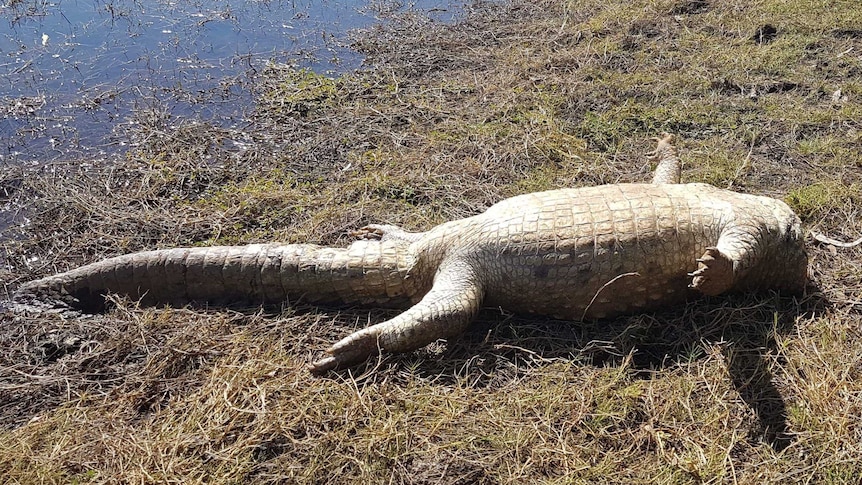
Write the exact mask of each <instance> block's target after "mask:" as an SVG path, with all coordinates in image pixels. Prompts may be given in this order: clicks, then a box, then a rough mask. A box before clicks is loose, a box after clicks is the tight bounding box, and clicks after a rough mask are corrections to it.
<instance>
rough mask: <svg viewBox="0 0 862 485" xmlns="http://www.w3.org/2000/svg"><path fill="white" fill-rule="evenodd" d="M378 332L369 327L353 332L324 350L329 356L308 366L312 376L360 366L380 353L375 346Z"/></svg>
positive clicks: (376, 345)
mask: <svg viewBox="0 0 862 485" xmlns="http://www.w3.org/2000/svg"><path fill="white" fill-rule="evenodd" d="M377 336H378V332H377V331H375V330H373V327H369V328H366V329H363V330H360V331H358V332H354V333H352V334H350V335H348V336H347V337H345V338H343V339H341V340H340V341H339V342H338V343H336V344H335V345H333V346H332V347H330V348H328V349H326V353H327V354H329V355H327V356H326V357H324V358H322V359H319V360H317V361H315V362H313V363H311V364H309V365H308V370H309V371H311V373H312V374H316V375H320V374H324V373H326V372H328V371H330V370H336V369H341V368H344V367H350V366H352V365H356V364H360V363H362V362H364V361H365V360H367V359H368V357H370V356H371V355H373V354H376V353H378V352H379V351H380V348H379V346H378V344H377Z"/></svg>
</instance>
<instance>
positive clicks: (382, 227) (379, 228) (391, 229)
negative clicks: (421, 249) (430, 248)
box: [350, 224, 425, 243]
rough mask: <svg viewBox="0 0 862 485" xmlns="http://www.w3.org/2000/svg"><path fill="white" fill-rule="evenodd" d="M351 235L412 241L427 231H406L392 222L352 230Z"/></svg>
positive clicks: (383, 239)
mask: <svg viewBox="0 0 862 485" xmlns="http://www.w3.org/2000/svg"><path fill="white" fill-rule="evenodd" d="M350 235H351V236H353V237H355V238H357V239H370V240H379V241H404V242H408V243H412V242H416V241H418V240H419V239H421V238H422V236H424V235H425V233H424V232H409V231H405V230H404V229H402V228H400V227H398V226H394V225H391V224H369V225H367V226H365V227H362V228H360V229H357V230H355V231H351V233H350Z"/></svg>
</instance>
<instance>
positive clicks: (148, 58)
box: [0, 0, 463, 169]
mask: <svg viewBox="0 0 862 485" xmlns="http://www.w3.org/2000/svg"><path fill="white" fill-rule="evenodd" d="M4 1H5V2H6V4H5V6H0V169H2V167H3V166H4V164H39V165H41V164H44V163H47V162H51V161H56V160H96V159H104V158H108V157H111V156H116V155H117V154H118V153H121V152H122V151H123V150H125V149H126V148H127V147H128V144H129V140H128V137H127V136H126V135H125V133H126V132H127V131H126V130H125V129H124V128H127V127H128V126H129V124H131V123H134V113H135V112H136V111H137V110H140V109H142V108H144V109H151V110H160V111H162V112H164V113H165V115H167V116H170V117H171V118H172V119H174V120H190V119H191V120H204V121H207V122H209V123H212V124H216V125H218V126H223V127H228V128H229V127H234V126H238V125H241V124H242V123H243V122H245V120H246V114H247V113H248V112H249V110H250V108H251V106H252V102H253V100H252V98H251V94H250V93H251V84H252V83H253V81H254V77H255V75H256V74H257V73H258V72H260V71H261V70H262V68H263V67H264V66H265V65H266V63H267V62H280V63H290V64H292V65H295V66H297V67H306V68H310V69H314V70H315V71H317V72H321V73H332V74H336V73H340V72H346V71H349V70H351V69H355V68H357V67H358V66H360V64H361V61H362V59H361V56H359V55H358V54H357V53H355V52H353V51H351V50H350V48H349V46H348V41H347V34H348V32H349V31H350V30H351V29H356V28H362V27H367V26H369V25H371V24H373V23H375V22H380V21H382V20H379V19H378V17H379V16H380V15H379V14H380V13H381V12H387V11H388V12H391V11H397V10H403V9H405V8H412V9H415V10H418V11H425V12H429V14H430V15H432V16H435V17H436V18H438V19H440V20H443V21H447V20H451V19H452V18H453V16H455V15H457V14H458V13H459V7H458V6H459V5H461V4H463V2H456V1H454V0H419V1H414V2H411V3H410V4H406V5H403V4H401V3H396V2H393V1H388V2H387V1H386V0H376V1H373V2H372V1H369V0H348V1H327V0H294V1H266V0H231V1H223V0H213V1H211V0H206V1H204V0H86V1H85V0H54V1H46V0H0V2H4ZM0 5H3V4H2V3H0Z"/></svg>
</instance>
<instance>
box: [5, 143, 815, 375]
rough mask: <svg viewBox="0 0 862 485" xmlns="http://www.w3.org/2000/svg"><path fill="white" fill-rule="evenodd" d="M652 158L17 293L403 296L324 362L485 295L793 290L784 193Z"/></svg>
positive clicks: (522, 305)
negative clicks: (352, 230)
mask: <svg viewBox="0 0 862 485" xmlns="http://www.w3.org/2000/svg"><path fill="white" fill-rule="evenodd" d="M654 156H655V157H656V159H657V160H658V161H659V164H658V167H657V169H656V175H655V177H654V179H653V183H652V184H616V185H606V186H600V187H589V188H580V189H562V190H552V191H548V192H539V193H534V194H525V195H520V196H517V197H513V198H511V199H507V200H504V201H502V202H500V203H498V204H496V205H494V206H492V207H490V208H489V209H488V210H487V211H486V212H484V213H483V214H479V215H477V216H473V217H469V218H466V219H461V220H457V221H452V222H448V223H445V224H441V225H440V226H437V227H435V228H433V229H431V230H429V231H427V232H422V233H410V232H407V231H404V230H402V229H400V228H398V227H395V226H368V227H366V228H363V229H361V230H359V231H358V232H357V233H356V235H357V236H359V237H364V238H366V240H361V241H357V242H355V243H354V244H353V245H351V246H350V247H348V248H345V249H336V248H323V247H319V246H313V245H279V244H270V245H252V246H245V247H217V248H195V249H172V250H163V251H152V252H145V253H136V254H132V255H127V256H120V257H118V258H111V259H108V260H105V261H102V262H99V263H94V264H91V265H88V266H84V267H82V268H79V269H76V270H73V271H70V272H68V273H63V274H60V275H57V276H52V277H48V278H44V279H41V280H37V281H34V282H31V283H28V284H25V285H23V286H22V287H21V289H20V290H19V292H18V293H17V295H18V296H16V299H19V300H23V299H25V298H26V296H27V295H46V294H47V295H55V296H56V295H72V296H74V297H76V298H78V300H79V301H83V300H86V299H89V298H91V297H94V296H97V295H101V294H103V293H105V292H115V293H123V294H128V295H131V296H132V297H133V298H143V299H144V301H145V302H151V303H155V302H171V303H185V302H187V301H191V300H208V301H231V300H252V301H282V300H288V301H291V300H292V299H296V298H300V297H304V298H305V299H307V300H310V301H320V302H344V303H362V304H378V305H384V304H388V305H398V304H403V303H404V302H406V301H412V302H414V304H413V306H411V307H409V308H408V309H407V310H406V311H405V312H404V313H402V314H400V315H398V316H396V317H395V318H392V319H390V320H388V321H385V322H382V323H379V324H377V325H373V326H371V327H368V328H365V329H362V330H359V331H357V332H354V333H353V334H351V335H348V336H347V337H345V338H344V339H342V340H341V341H339V342H337V343H336V344H335V345H333V346H332V347H330V348H329V349H328V350H327V354H328V356H326V357H325V358H323V359H321V360H318V361H317V362H314V363H313V364H311V365H310V369H311V371H312V372H315V373H321V372H325V371H327V370H330V369H335V368H338V367H344V366H348V365H352V364H355V363H358V362H361V361H363V360H365V359H367V358H368V357H369V356H370V355H372V354H375V353H377V352H378V351H387V352H406V351H410V350H413V349H417V348H420V347H422V346H424V345H427V344H428V343H430V342H433V341H434V340H436V339H439V338H445V337H450V336H453V335H456V334H458V333H461V332H462V331H463V330H464V329H465V328H466V327H467V326H468V325H469V323H470V321H471V320H472V319H473V317H474V316H475V315H476V313H477V312H478V310H479V308H480V307H481V306H483V305H489V306H501V307H504V308H507V309H509V310H512V311H518V312H527V313H536V314H544V315H552V316H555V317H558V318H564V319H572V320H582V319H597V318H603V317H610V316H614V315H619V314H623V313H631V312H637V311H647V310H652V309H655V308H659V307H663V306H668V305H673V304H676V303H678V302H680V301H683V300H685V299H686V298H687V297H689V296H692V294H695V295H696V294H697V293H702V294H707V295H718V294H721V293H724V292H727V291H730V290H752V289H763V288H774V289H781V290H788V291H793V292H799V291H801V290H802V289H803V287H804V285H805V282H806V276H807V256H806V253H805V249H804V246H803V237H802V232H801V230H800V221H799V218H798V217H797V216H796V215H795V214H794V213H793V211H792V210H791V209H790V208H789V207H788V206H787V205H786V204H784V203H783V202H781V201H779V200H776V199H771V198H768V197H758V196H753V195H745V194H738V193H735V192H731V191H727V190H722V189H718V188H715V187H712V186H710V185H705V184H684V185H683V184H678V183H677V182H678V181H679V172H680V162H679V159H678V157H677V156H676V150H675V149H674V147H673V145H672V138H671V137H670V136H669V135H665V136H664V137H662V138H661V139H660V140H659V141H658V147H657V149H656V151H655V152H654ZM374 239H379V240H374Z"/></svg>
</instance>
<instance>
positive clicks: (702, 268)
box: [688, 248, 733, 296]
mask: <svg viewBox="0 0 862 485" xmlns="http://www.w3.org/2000/svg"><path fill="white" fill-rule="evenodd" d="M697 263H698V269H697V271H695V272H693V273H689V274H688V275H689V276H691V277H692V280H691V288H694V289H696V290H698V291H700V292H701V293H703V294H704V295H711V296H714V295H719V294H721V293H724V292H725V291H727V290H729V289H730V288H731V287H732V286H733V261H732V260H731V259H730V258H728V257H727V256H726V255H725V254H724V253H722V252H721V251H719V250H718V248H706V252H705V253H703V256H701V257H700V258H698V259H697Z"/></svg>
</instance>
